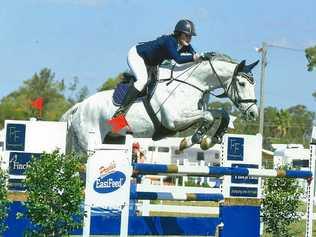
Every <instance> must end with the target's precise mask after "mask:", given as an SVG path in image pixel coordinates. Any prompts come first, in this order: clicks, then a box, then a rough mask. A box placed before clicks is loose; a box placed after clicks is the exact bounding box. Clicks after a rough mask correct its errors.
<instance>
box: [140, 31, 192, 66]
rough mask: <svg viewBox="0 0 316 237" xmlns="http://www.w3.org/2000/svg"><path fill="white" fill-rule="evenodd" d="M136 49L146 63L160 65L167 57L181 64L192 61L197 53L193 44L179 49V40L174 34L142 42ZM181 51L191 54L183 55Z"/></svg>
mask: <svg viewBox="0 0 316 237" xmlns="http://www.w3.org/2000/svg"><path fill="white" fill-rule="evenodd" d="M136 49H137V53H138V54H139V55H140V56H141V57H142V58H143V59H144V61H145V63H146V64H147V65H150V66H157V65H160V64H161V63H162V62H163V61H164V60H166V59H173V60H175V61H176V62H177V63H179V64H181V63H187V62H192V61H193V54H194V53H195V51H194V49H193V48H192V46H191V45H188V46H184V47H182V48H181V49H180V50H179V51H178V42H177V39H176V38H175V36H173V35H163V36H160V37H159V38H157V39H156V40H153V41H148V42H144V43H140V44H139V45H137V46H136ZM181 53H190V55H181Z"/></svg>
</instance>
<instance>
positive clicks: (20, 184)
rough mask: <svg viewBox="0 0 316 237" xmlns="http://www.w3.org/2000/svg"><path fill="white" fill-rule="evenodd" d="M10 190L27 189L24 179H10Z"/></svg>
mask: <svg viewBox="0 0 316 237" xmlns="http://www.w3.org/2000/svg"><path fill="white" fill-rule="evenodd" d="M8 190H10V191H25V190H26V189H25V185H24V179H9V181H8Z"/></svg>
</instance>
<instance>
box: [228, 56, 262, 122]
mask: <svg viewBox="0 0 316 237" xmlns="http://www.w3.org/2000/svg"><path fill="white" fill-rule="evenodd" d="M258 62H259V60H258V61H256V62H254V63H252V64H249V65H246V61H245V60H243V61H242V62H241V63H239V64H237V66H236V68H235V70H234V73H233V77H232V80H231V81H230V83H229V84H228V87H227V88H226V93H227V96H228V97H229V98H230V99H231V100H232V102H233V103H234V104H235V106H236V107H237V108H238V109H240V110H241V111H242V112H243V113H244V115H245V116H246V118H249V119H255V118H256V117H257V116H258V107H257V104H256V103H257V99H256V96H255V80H254V78H253V74H252V72H251V70H252V69H253V68H254V67H255V66H256V65H257V64H258Z"/></svg>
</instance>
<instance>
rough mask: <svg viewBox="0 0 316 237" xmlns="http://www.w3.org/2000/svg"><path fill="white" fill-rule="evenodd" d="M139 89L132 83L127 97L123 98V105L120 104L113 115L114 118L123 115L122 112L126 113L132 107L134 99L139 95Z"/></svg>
mask: <svg viewBox="0 0 316 237" xmlns="http://www.w3.org/2000/svg"><path fill="white" fill-rule="evenodd" d="M139 93H140V92H139V91H138V90H137V89H136V88H135V87H134V85H131V86H130V87H129V88H128V91H127V93H126V95H125V98H124V100H123V103H122V105H121V106H120V108H118V110H117V111H116V112H115V114H114V115H113V118H115V117H117V116H119V115H121V114H124V115H125V114H126V113H127V111H128V110H129V108H130V107H131V105H132V104H133V103H134V101H135V100H136V98H137V96H138V95H139Z"/></svg>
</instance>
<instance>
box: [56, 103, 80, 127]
mask: <svg viewBox="0 0 316 237" xmlns="http://www.w3.org/2000/svg"><path fill="white" fill-rule="evenodd" d="M79 104H80V103H77V104H75V105H73V106H72V107H71V108H70V109H68V110H67V111H66V112H65V113H64V114H63V115H62V116H61V118H60V120H59V121H62V122H67V126H71V122H72V117H73V115H74V114H75V113H76V111H77V109H78V107H79Z"/></svg>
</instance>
